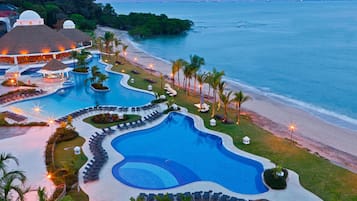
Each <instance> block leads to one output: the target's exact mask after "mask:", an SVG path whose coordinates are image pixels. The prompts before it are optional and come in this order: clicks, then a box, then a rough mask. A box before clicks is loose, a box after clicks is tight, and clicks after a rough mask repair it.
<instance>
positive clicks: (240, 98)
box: [233, 91, 251, 125]
mask: <svg viewBox="0 0 357 201" xmlns="http://www.w3.org/2000/svg"><path fill="white" fill-rule="evenodd" d="M234 96H235V97H234V99H233V102H235V106H236V111H237V124H238V125H239V124H240V108H241V106H242V104H243V103H244V102H246V101H247V100H249V99H251V97H250V96H246V95H244V94H243V92H242V91H239V92H236V93H234Z"/></svg>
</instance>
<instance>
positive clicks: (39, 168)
mask: <svg viewBox="0 0 357 201" xmlns="http://www.w3.org/2000/svg"><path fill="white" fill-rule="evenodd" d="M0 129H1V130H0V132H1V133H2V135H6V136H9V135H11V136H13V137H9V138H6V139H1V138H0V139H1V140H0V147H1V152H4V153H11V154H12V155H14V156H15V157H17V158H18V160H19V162H20V165H19V166H18V167H17V166H16V165H15V164H14V163H10V164H9V167H10V169H16V170H22V171H24V173H25V175H26V177H27V182H26V186H28V187H30V188H31V190H36V189H37V188H38V187H45V188H46V191H47V192H48V193H49V194H51V193H52V192H53V190H54V189H55V186H54V185H53V183H52V181H50V180H49V179H47V170H46V165H45V161H44V160H45V158H44V151H45V146H46V142H47V140H48V138H49V136H50V135H51V133H53V132H54V130H55V129H56V128H55V126H54V125H53V126H51V127H31V128H21V129H19V128H16V129H17V131H16V132H14V135H17V136H16V137H15V136H14V135H12V132H13V131H14V129H15V128H0ZM3 131H4V132H9V133H3ZM10 132H11V134H10ZM37 199H38V198H37V194H36V193H29V194H28V195H26V199H25V200H37Z"/></svg>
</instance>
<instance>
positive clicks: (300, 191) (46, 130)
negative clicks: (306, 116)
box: [0, 66, 321, 201]
mask: <svg viewBox="0 0 357 201" xmlns="http://www.w3.org/2000/svg"><path fill="white" fill-rule="evenodd" d="M107 70H108V71H110V66H108V67H107ZM115 73H117V72H115ZM128 79H129V76H128V75H124V77H123V79H122V81H121V84H122V85H123V86H124V87H127V88H129V89H134V88H132V87H130V86H128V85H127V80H128ZM57 89H58V88H57ZM57 89H56V90H57ZM134 90H137V91H144V92H147V93H152V92H148V91H145V90H138V89H134ZM165 107H166V104H160V109H159V110H164V109H165ZM150 112H152V111H150V110H149V111H140V112H133V114H139V115H142V116H144V115H147V114H149V113H150ZM97 113H98V112H92V113H88V114H85V115H83V116H81V117H80V118H76V119H74V121H73V125H74V126H75V127H76V129H77V131H78V132H79V133H80V135H81V136H82V137H84V138H85V139H86V140H87V142H86V143H85V144H84V145H83V147H82V148H83V151H84V153H85V154H86V155H87V156H88V158H89V160H90V159H91V158H92V157H93V155H92V153H91V152H90V150H89V144H88V140H89V138H90V136H91V135H93V134H94V133H95V131H97V132H101V129H96V128H94V127H92V126H91V125H89V124H87V123H84V122H83V121H82V120H83V119H84V118H86V117H88V116H91V115H95V114H97ZM128 113H129V114H130V113H132V112H128ZM181 113H183V114H185V115H187V116H190V117H192V118H193V119H194V122H195V126H196V128H198V129H200V130H202V131H204V132H207V133H211V134H214V135H217V136H220V137H221V138H222V142H223V145H224V146H225V147H226V148H227V149H228V150H230V151H232V152H233V153H236V154H239V155H241V156H245V157H248V158H251V159H254V160H257V161H259V162H261V163H262V164H263V166H264V168H265V169H266V168H272V167H274V166H275V165H274V164H273V163H271V162H270V161H269V160H268V159H265V158H262V157H259V156H255V155H252V154H249V153H247V152H244V151H242V150H239V149H238V148H236V147H235V146H234V145H233V141H232V138H231V137H230V136H228V135H226V134H223V133H219V132H215V131H211V130H209V129H207V128H205V127H204V123H203V120H202V119H201V118H200V117H199V116H196V115H193V114H190V113H188V112H187V111H186V110H185V109H182V111H181ZM166 117H167V115H163V116H162V117H160V118H159V119H158V120H156V121H154V122H152V123H148V124H146V125H145V126H144V127H140V128H135V129H129V130H127V131H118V130H117V131H116V132H115V133H114V134H112V135H109V136H107V137H106V138H105V139H104V141H103V148H104V149H105V150H106V151H107V152H108V156H109V160H108V162H107V163H106V164H105V165H104V166H103V168H102V169H101V171H100V174H99V177H100V179H99V180H98V181H94V182H88V183H84V182H83V173H82V172H83V170H84V167H85V166H83V167H82V169H81V170H80V174H79V183H80V186H81V188H82V189H83V190H84V191H85V192H86V193H87V194H88V195H89V197H90V200H94V201H109V200H119V201H125V200H129V198H130V197H136V196H138V195H139V193H142V192H144V193H166V192H170V193H182V192H187V191H189V192H195V191H209V190H212V191H213V192H222V193H224V194H227V195H230V196H235V197H238V198H244V199H253V200H254V199H262V198H265V199H269V200H272V201H280V200H281V201H286V200H304V201H315V200H316V201H317V200H321V199H320V198H319V197H317V196H316V195H314V194H313V193H311V192H309V191H307V190H305V189H304V188H303V187H301V185H300V183H299V178H298V175H297V174H296V173H294V172H292V171H289V177H288V185H287V186H288V187H287V189H285V190H279V191H277V190H269V191H268V192H266V193H262V194H257V195H245V194H238V193H235V192H232V191H229V190H227V189H225V188H223V187H222V186H220V185H218V184H216V183H213V182H204V181H200V182H194V183H190V184H187V185H184V186H180V187H176V188H172V189H167V190H143V189H137V188H133V187H130V186H127V185H125V184H122V183H120V182H119V181H118V180H116V179H115V178H114V176H113V175H112V167H113V166H114V165H115V164H116V163H118V162H120V161H121V160H123V156H122V155H121V154H120V153H118V152H117V151H115V150H114V148H113V147H112V146H111V141H112V140H113V139H114V138H116V137H118V136H120V135H125V134H127V133H129V132H132V131H135V130H139V129H146V128H150V127H153V126H156V125H158V124H160V123H161V122H162V121H164V119H165V118H166ZM33 118H35V116H33ZM57 126H58V125H57V124H53V125H51V126H50V127H33V128H29V129H28V130H25V131H23V133H24V135H21V136H16V137H15V136H14V137H11V138H6V139H2V140H0V147H1V151H2V152H9V153H12V154H13V155H15V156H16V157H17V158H18V159H19V161H20V166H19V169H21V170H24V171H25V174H26V175H27V177H28V185H30V186H31V188H32V189H35V188H37V187H38V186H42V187H46V189H47V191H48V192H52V191H53V189H54V185H53V184H52V182H51V181H49V180H48V179H47V177H46V174H47V171H46V167H45V163H44V157H43V155H44V150H45V146H46V142H47V140H48V138H49V136H50V135H51V133H53V132H54V130H55V128H56V127H57ZM248 146H249V145H248ZM11 167H12V166H11ZM33 194H34V193H31V194H29V195H28V196H29V197H31V196H34V197H35V195H33ZM29 197H28V200H34V199H32V198H34V197H31V198H29Z"/></svg>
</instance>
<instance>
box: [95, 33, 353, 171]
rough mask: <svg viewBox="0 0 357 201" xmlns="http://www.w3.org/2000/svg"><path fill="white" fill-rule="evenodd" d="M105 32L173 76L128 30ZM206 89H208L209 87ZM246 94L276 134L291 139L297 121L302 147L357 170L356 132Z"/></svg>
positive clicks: (130, 55)
mask: <svg viewBox="0 0 357 201" xmlns="http://www.w3.org/2000/svg"><path fill="white" fill-rule="evenodd" d="M105 31H111V32H114V33H115V35H116V37H117V38H118V39H120V40H122V41H123V42H124V43H125V44H126V45H128V48H127V56H126V59H127V60H129V61H130V62H132V63H134V64H136V65H138V66H140V67H142V68H148V67H149V65H150V64H152V65H153V66H154V69H155V70H156V71H157V72H160V73H162V74H163V75H170V73H171V64H169V63H168V62H166V61H165V60H163V59H161V58H158V57H155V56H152V55H150V54H149V53H148V52H145V51H143V50H141V49H140V48H139V47H137V46H136V45H134V44H133V42H132V41H131V40H130V38H129V37H128V35H127V33H126V32H125V31H121V30H116V29H112V28H108V27H98V28H97V30H96V33H104V32H105ZM99 35H100V34H99ZM135 58H136V59H135ZM180 79H181V80H180V81H182V79H183V74H182V73H181V77H180ZM225 80H226V79H225ZM227 81H228V82H227V84H228V85H227V87H228V88H229V89H231V90H235V91H237V90H239V89H241V88H242V86H240V85H239V83H236V82H233V81H230V80H227ZM205 91H206V92H207V89H205ZM247 94H248V95H249V96H251V97H252V98H253V101H248V102H246V103H245V104H243V105H242V109H243V110H244V111H246V112H247V113H249V114H250V115H251V116H252V119H253V122H254V123H255V124H256V125H258V126H259V127H261V128H263V129H265V130H267V131H269V132H271V133H273V134H274V135H276V136H279V137H283V138H290V137H291V136H290V133H289V132H288V128H287V127H288V124H289V123H291V122H294V123H295V124H296V125H297V131H295V132H294V133H293V140H294V141H296V142H297V143H298V145H299V146H301V147H304V148H307V149H309V150H310V152H311V153H315V154H318V155H320V156H323V157H325V158H327V159H329V160H330V161H331V162H332V163H335V164H337V165H339V166H342V167H344V168H346V169H349V170H350V171H352V172H354V173H357V147H356V146H355V143H354V142H357V135H356V132H355V131H353V130H349V129H346V128H342V127H337V126H335V125H332V124H330V123H327V122H325V121H324V120H321V119H319V118H318V117H315V116H313V115H312V114H310V113H309V112H306V111H303V110H301V109H298V108H296V107H293V106H289V105H287V104H286V103H281V102H279V101H277V100H276V101H275V100H272V99H271V98H268V97H266V96H264V95H261V94H258V93H254V92H252V91H249V92H247ZM248 136H249V134H248Z"/></svg>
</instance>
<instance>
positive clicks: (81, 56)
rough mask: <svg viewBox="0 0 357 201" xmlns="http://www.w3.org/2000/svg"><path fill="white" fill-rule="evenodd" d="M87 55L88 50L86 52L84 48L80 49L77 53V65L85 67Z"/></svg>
mask: <svg viewBox="0 0 357 201" xmlns="http://www.w3.org/2000/svg"><path fill="white" fill-rule="evenodd" d="M88 55H90V52H87V51H85V50H82V51H81V52H80V53H79V54H78V55H77V59H78V66H79V67H81V68H86V67H87V62H86V59H87V57H88Z"/></svg>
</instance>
